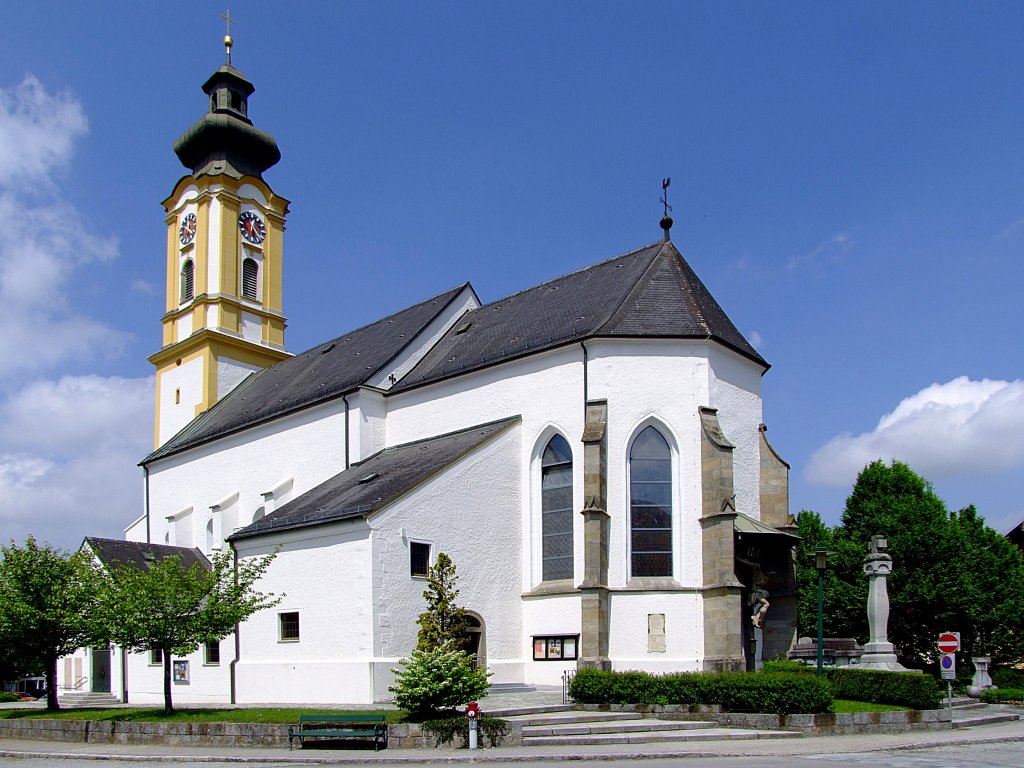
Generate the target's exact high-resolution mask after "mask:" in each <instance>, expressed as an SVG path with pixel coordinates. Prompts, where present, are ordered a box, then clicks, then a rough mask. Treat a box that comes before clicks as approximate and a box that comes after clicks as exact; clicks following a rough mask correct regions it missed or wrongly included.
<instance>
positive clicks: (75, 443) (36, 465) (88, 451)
mask: <svg viewBox="0 0 1024 768" xmlns="http://www.w3.org/2000/svg"><path fill="white" fill-rule="evenodd" d="M153 392H154V387H153V379H152V377H147V378H142V379H123V378H102V377H99V376H65V377H63V378H61V379H60V380H59V381H56V382H50V381H38V382H33V383H32V384H29V385H28V386H26V387H24V388H22V389H21V390H20V391H18V392H17V393H15V394H14V396H12V397H11V398H10V399H8V400H7V402H5V403H3V405H2V406H0V425H2V426H0V524H2V527H3V530H4V538H5V539H6V538H13V539H15V540H16V541H23V540H24V538H25V536H26V535H27V534H29V533H31V534H33V535H34V536H35V537H36V538H38V539H41V540H45V541H48V542H50V543H52V544H54V545H56V546H61V547H65V548H72V547H75V546H77V545H78V543H79V542H80V541H81V539H82V537H83V536H85V535H87V534H89V535H107V536H119V535H120V533H121V531H122V530H123V528H124V526H125V525H127V524H128V523H129V522H131V521H132V520H134V519H135V518H136V517H138V516H139V515H140V514H141V513H142V493H141V488H142V485H141V470H140V469H139V468H138V467H137V466H136V465H137V463H138V462H139V460H140V459H141V458H142V457H143V456H145V454H146V453H147V452H148V451H149V450H150V449H151V448H152V445H151V442H150V441H151V440H152V429H153Z"/></svg>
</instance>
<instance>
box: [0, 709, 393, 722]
mask: <svg viewBox="0 0 1024 768" xmlns="http://www.w3.org/2000/svg"><path fill="white" fill-rule="evenodd" d="M313 712H322V713H324V714H328V713H329V714H332V715H344V714H356V712H348V711H346V710H332V709H328V708H326V707H325V708H323V709H312V710H311V709H269V708H268V709H249V708H240V709H188V708H181V709H175V711H174V714H173V715H165V714H164V711H163V709H162V708H161V707H152V708H141V707H124V708H103V709H62V710H60V711H59V712H47V711H46V710H45V709H0V719H14V718H46V719H63V720H116V721H124V722H133V723H163V722H167V723H297V722H298V721H299V714H301V713H306V714H310V713H313ZM358 714H361V715H384V714H386V715H387V716H388V722H398V721H399V720H400V718H401V717H402V715H404V714H405V713H404V712H396V711H393V710H392V711H388V712H384V711H383V710H381V711H373V710H362V709H361V710H359V712H358Z"/></svg>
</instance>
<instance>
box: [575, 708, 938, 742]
mask: <svg viewBox="0 0 1024 768" xmlns="http://www.w3.org/2000/svg"><path fill="white" fill-rule="evenodd" d="M576 709H580V710H584V711H591V712H636V713H637V714H640V715H644V716H646V717H656V718H659V719H662V720H712V721H714V722H716V723H718V724H719V725H722V726H726V727H731V728H756V729H759V730H786V731H798V732H800V733H802V734H803V735H805V736H830V735H837V734H844V733H903V732H905V731H935V730H940V729H948V728H949V727H950V715H949V710H948V709H925V710H918V709H911V710H901V711H892V712H856V713H851V714H833V713H830V712H824V713H821V714H816V715H764V714H748V713H743V712H722V710H721V707H718V706H708V705H697V704H666V705H659V704H635V705H630V704H577V705H576Z"/></svg>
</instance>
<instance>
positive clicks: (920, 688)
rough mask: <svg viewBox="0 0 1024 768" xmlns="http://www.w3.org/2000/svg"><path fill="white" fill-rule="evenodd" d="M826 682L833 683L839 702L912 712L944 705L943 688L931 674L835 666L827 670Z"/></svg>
mask: <svg viewBox="0 0 1024 768" xmlns="http://www.w3.org/2000/svg"><path fill="white" fill-rule="evenodd" d="M825 679H827V680H828V681H829V682H830V683H831V684H832V690H833V691H834V692H835V697H836V698H837V699H853V700H854V701H871V702H876V703H878V704H897V705H899V706H903V707H910V708H912V709H935V708H936V707H938V706H939V705H940V704H941V702H942V689H941V688H939V684H938V683H937V682H936V681H935V678H934V677H932V676H931V675H925V674H916V673H914V672H883V671H880V670H869V669H852V668H850V667H832V668H830V669H827V670H825Z"/></svg>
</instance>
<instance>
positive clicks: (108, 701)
mask: <svg viewBox="0 0 1024 768" xmlns="http://www.w3.org/2000/svg"><path fill="white" fill-rule="evenodd" d="M57 696H58V699H59V700H60V705H61V706H62V707H75V708H78V709H89V708H92V707H109V706H112V705H115V704H120V703H121V700H120V699H118V698H117V697H116V696H114V694H112V693H91V692H89V691H59V692H58V694H57Z"/></svg>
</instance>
